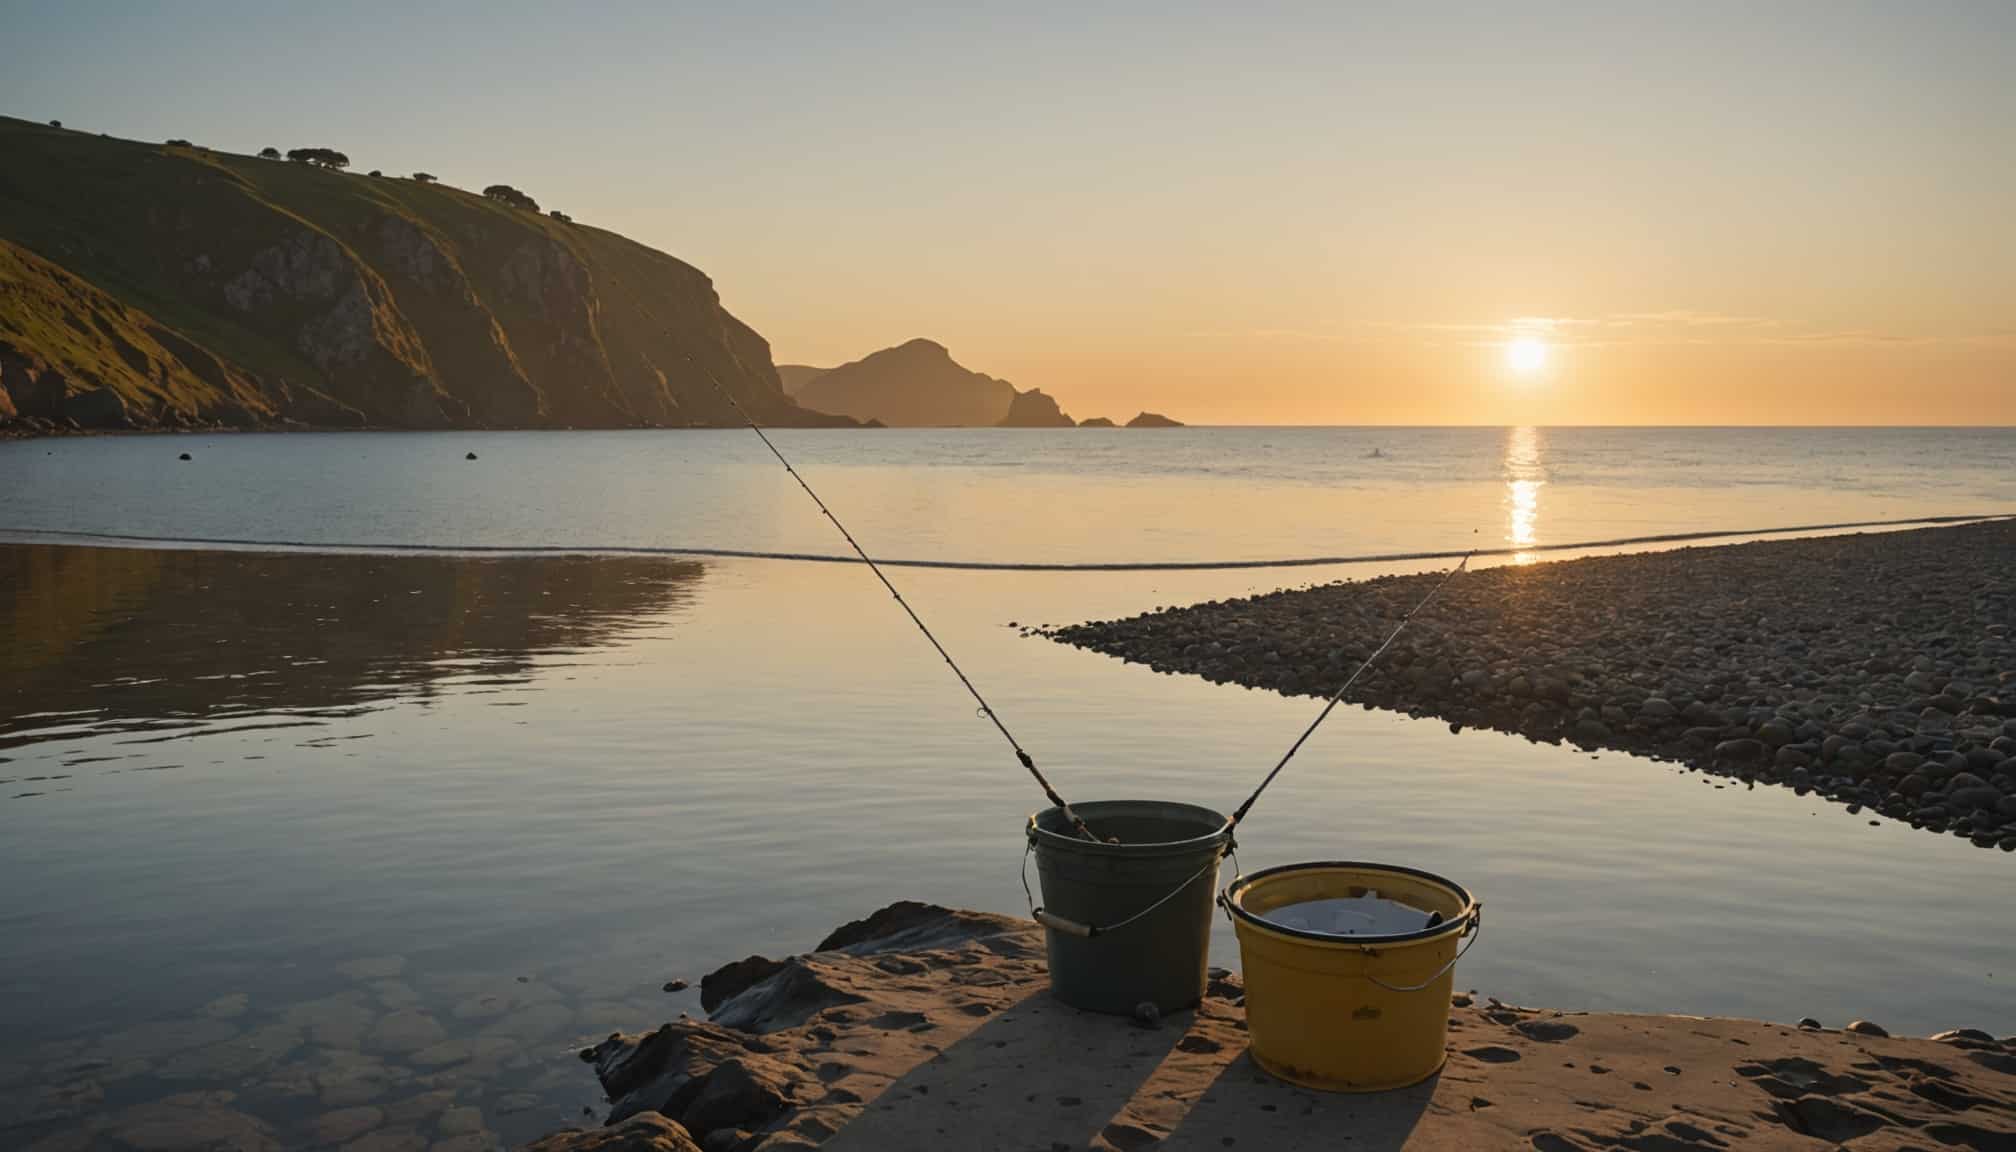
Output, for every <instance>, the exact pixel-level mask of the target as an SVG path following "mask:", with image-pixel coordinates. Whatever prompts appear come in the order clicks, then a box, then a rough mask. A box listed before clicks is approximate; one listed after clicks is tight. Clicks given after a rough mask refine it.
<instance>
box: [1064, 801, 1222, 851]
mask: <svg viewBox="0 0 2016 1152" xmlns="http://www.w3.org/2000/svg"><path fill="white" fill-rule="evenodd" d="M1132 805H1153V806H1155V807H1159V808H1180V809H1185V810H1187V811H1188V812H1190V813H1194V814H1196V815H1198V816H1203V817H1208V818H1209V819H1212V820H1215V821H1217V822H1218V823H1217V827H1215V828H1213V829H1212V830H1211V831H1209V832H1206V833H1204V834H1203V835H1201V836H1191V837H1187V838H1185V839H1182V840H1152V841H1140V842H1133V843H1127V844H1106V843H1103V842H1102V843H1097V844H1095V843H1093V842H1092V841H1090V840H1083V839H1080V838H1079V837H1077V836H1067V835H1065V834H1064V833H1062V832H1053V831H1051V830H1050V829H1048V828H1045V827H1043V825H1042V823H1041V820H1042V818H1043V817H1044V816H1047V815H1049V814H1050V813H1052V812H1061V811H1062V809H1060V808H1058V807H1057V806H1056V805H1054V804H1053V805H1051V806H1050V807H1048V808H1044V809H1040V810H1038V811H1035V812H1031V813H1030V814H1029V821H1028V825H1027V830H1028V834H1029V842H1030V843H1031V844H1036V843H1039V842H1040V843H1041V844H1043V845H1044V846H1046V847H1049V848H1061V849H1064V850H1066V851H1071V852H1085V853H1091V854H1095V855H1101V856H1125V855H1132V854H1137V853H1146V852H1155V853H1157V854H1163V853H1178V852H1187V851H1202V850H1203V849H1205V848H1207V847H1214V846H1218V845H1222V844H1224V843H1226V842H1228V841H1230V840H1231V838H1232V822H1231V821H1230V820H1228V819H1226V818H1225V816H1224V815H1223V814H1222V813H1220V812H1217V811H1215V810H1213V809H1210V808H1206V807H1204V806H1203V805H1202V804H1190V803H1187V802H1185V801H1182V800H1139V799H1128V800H1089V801H1086V802H1085V803H1083V804H1073V805H1071V810H1072V811H1074V812H1077V813H1079V814H1080V815H1081V816H1093V817H1096V816H1098V815H1100V814H1101V813H1102V811H1104V810H1110V809H1113V808H1118V807H1121V806H1132Z"/></svg>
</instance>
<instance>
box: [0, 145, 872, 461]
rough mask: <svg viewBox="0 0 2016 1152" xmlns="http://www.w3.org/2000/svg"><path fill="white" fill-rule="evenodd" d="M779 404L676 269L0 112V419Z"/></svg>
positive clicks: (307, 419)
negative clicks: (725, 396)
mask: <svg viewBox="0 0 2016 1152" xmlns="http://www.w3.org/2000/svg"><path fill="white" fill-rule="evenodd" d="M713 380H718V381H719V382H720V384H721V386H722V387H723V388H725V389H726V390H727V391H728V392H730V393H731V394H732V395H734V396H735V397H736V399H738V400H739V401H740V402H741V403H742V404H743V405H744V406H745V407H747V408H748V409H749V411H750V413H751V414H752V415H754V416H755V417H756V418H757V419H759V420H763V421H765V422H768V423H773V424H787V425H820V424H826V425H831V424H847V423H851V421H847V420H844V419H835V418H833V417H830V416H826V415H823V414H820V413H816V412H809V411H807V410H806V409H803V408H801V407H799V406H798V405H797V404H796V403H794V402H793V401H792V400H791V399H790V397H788V396H786V395H785V393H784V392H783V390H782V388H781V387H780V385H779V382H778V377H777V372H776V369H775V368H774V367H773V366H772V364H771V362H770V348H769V345H768V344H767V343H766V342H765V341H764V340H763V338H762V337H761V336H759V335H757V334H756V333H755V332H754V331H752V330H751V329H750V328H749V327H748V326H747V325H745V324H743V323H741V322H740V321H739V320H737V319H736V318H735V317H733V316H732V315H730V314H729V313H728V312H727V311H726V310H724V309H723V308H722V307H721V302H720V299H719V297H718V296H717V295H716V294H715V292H714V287H713V284H712V283H711V282H710V281H709V280H708V279H707V277H706V276H705V275H703V274H702V273H701V272H700V271H699V270H698V269H695V268H693V267H692V266H690V265H687V264H685V263H682V262H681V261H678V260H676V259H673V258H672V257H670V256H667V255H665V254H664V253H661V252H656V251H653V250H651V249H649V248H645V247H643V246H642V245H639V244H635V243H632V242H631V241H629V240H625V239H624V238H622V237H620V236H616V235H614V234H612V233H608V232H604V231H601V230H599V229H595V228H590V227H587V226H584V225H579V224H575V223H572V222H568V221H561V220H556V219H553V218H551V217H546V216H539V215H536V214H534V213H532V212H528V211H523V210H520V209H514V208H509V207H506V206H504V205H501V204H497V203H494V202H492V201H489V200H486V199H484V198H483V197H481V196H477V195H474V194H472V193H468V192H463V191H460V190H457V189H453V188H447V187H443V186H440V185H432V184H417V183H414V182H412V181H410V180H400V179H390V178H375V177H368V176H357V175H347V174H342V173H337V172H331V171H324V170H321V169H316V168H310V167H307V166H305V165H300V164H292V163H287V162H284V161H268V160H259V159H255V158H252V157H247V156H232V155H225V154H222V153H215V152H209V151H205V150H202V149H195V148H183V147H161V146H155V145H150V144H140V143H135V142H132V141H124V140H112V139H106V138H101V137H97V136H91V135H87V134H84V133H78V132H66V131H63V130H61V129H56V128H50V127H46V126H43V125H39V124H30V123H27V122H25V121H20V120H12V119H5V118H0V426H5V427H11V428H13V429H16V430H20V429H27V430H30V431H36V430H53V429H59V428H66V427H85V428H155V427H177V426H214V425H232V426H263V425H290V424H293V425H310V426H324V427H327V426H353V427H356V426H379V427H396V428H433V427H464V426H476V427H661V426H674V427H676V426H685V425H711V424H726V423H732V422H734V421H735V419H736V418H735V414H734V412H733V410H732V408H731V407H730V406H729V405H728V404H727V403H726V402H725V401H723V400H722V399H721V398H720V396H719V395H718V394H717V393H716V391H715V388H714V384H713V383H712V381H713Z"/></svg>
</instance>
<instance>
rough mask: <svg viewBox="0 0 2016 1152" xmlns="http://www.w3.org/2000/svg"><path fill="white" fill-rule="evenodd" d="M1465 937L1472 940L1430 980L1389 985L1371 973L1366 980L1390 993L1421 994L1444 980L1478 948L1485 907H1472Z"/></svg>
mask: <svg viewBox="0 0 2016 1152" xmlns="http://www.w3.org/2000/svg"><path fill="white" fill-rule="evenodd" d="M1464 935H1466V936H1468V937H1470V939H1469V940H1468V941H1466V942H1465V943H1464V945H1463V947H1461V948H1459V949H1457V951H1456V955H1454V956H1451V957H1450V958H1449V962H1448V963H1447V964H1444V965H1442V967H1440V968H1437V969H1436V970H1435V974H1434V975H1433V976H1430V977H1428V979H1426V980H1423V981H1422V982H1421V983H1419V984H1388V983H1387V982H1386V981H1384V980H1381V979H1379V978H1378V977H1377V976H1374V975H1372V974H1371V973H1369V972H1368V973H1366V974H1365V979H1367V980H1370V981H1371V982H1372V983H1374V984H1377V985H1378V986H1379V987H1381V988H1384V989H1385V990H1386V991H1388V992H1419V991H1421V990H1423V989H1425V988H1427V987H1428V986H1429V985H1431V984H1433V983H1435V982H1436V981H1437V980H1440V979H1442V977H1444V976H1447V975H1448V974H1449V970H1450V969H1451V968H1454V967H1456V961H1458V960H1461V959H1463V957H1464V956H1466V955H1468V954H1469V952H1470V949H1472V948H1475V947H1476V946H1477V939H1478V937H1480V936H1482V935H1484V905H1482V904H1475V905H1472V906H1471V908H1470V925H1469V927H1467V928H1465V929H1464Z"/></svg>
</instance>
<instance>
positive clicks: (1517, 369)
mask: <svg viewBox="0 0 2016 1152" xmlns="http://www.w3.org/2000/svg"><path fill="white" fill-rule="evenodd" d="M1505 366H1506V367H1507V368H1510V369H1511V370H1512V374H1513V375H1514V376H1537V375H1539V373H1540V370H1541V369H1542V368H1545V367H1546V366H1547V342H1546V341H1545V340H1542V339H1541V338H1540V337H1538V336H1514V337H1513V338H1512V340H1511V342H1510V343H1508V344H1506V345H1505Z"/></svg>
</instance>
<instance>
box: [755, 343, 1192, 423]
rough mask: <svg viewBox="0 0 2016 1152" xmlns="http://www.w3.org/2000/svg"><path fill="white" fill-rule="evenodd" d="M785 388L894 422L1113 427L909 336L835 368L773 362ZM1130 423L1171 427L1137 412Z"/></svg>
mask: <svg viewBox="0 0 2016 1152" xmlns="http://www.w3.org/2000/svg"><path fill="white" fill-rule="evenodd" d="M777 372H778V375H779V376H780V377H781V378H782V380H783V383H784V390H785V392H787V393H789V394H790V395H791V397H792V398H793V399H795V400H796V401H797V402H798V403H799V404H800V405H802V406H804V407H806V408H810V409H814V410H816V411H819V412H826V413H831V414H833V415H836V416H846V417H850V418H852V419H855V420H861V421H877V422H880V423H882V424H885V425H887V426H889V427H892V428H1113V427H1116V425H1115V424H1114V423H1113V421H1111V420H1108V419H1106V418H1104V417H1097V416H1095V417H1093V418H1092V419H1090V420H1084V421H1078V420H1073V419H1071V416H1070V414H1069V413H1067V412H1065V411H1064V410H1063V409H1062V408H1061V407H1059V406H1058V403H1057V401H1056V400H1055V399H1054V398H1053V397H1051V396H1050V395H1049V394H1048V393H1046V392H1044V391H1043V390H1042V389H1041V388H1031V389H1029V390H1028V391H1026V392H1025V391H1022V390H1020V389H1018V388H1016V387H1015V386H1014V385H1013V384H1010V383H1009V382H1008V381H1006V380H1001V379H997V378H995V377H993V376H989V375H987V374H985V373H983V372H975V371H973V370H971V369H969V368H967V367H965V366H964V365H962V364H960V363H959V362H958V361H956V360H954V359H952V353H951V352H950V351H948V350H947V349H946V347H945V346H944V345H943V344H940V343H938V342H937V341H935V340H923V339H918V340H910V341H907V342H905V343H902V344H898V345H897V346H895V347H894V348H884V349H882V350H881V351H879V352H871V353H869V354H868V355H866V356H863V357H862V358H861V359H859V360H854V361H850V362H849V363H846V364H842V365H840V366H839V367H838V368H814V367H812V366H810V365H806V364H779V365H778V366H777ZM1127 427H1129V428H1177V427H1181V425H1180V424H1178V423H1177V422H1176V421H1174V420H1171V419H1169V418H1168V417H1167V416H1161V415H1158V414H1156V413H1154V412H1143V413H1141V414H1140V415H1138V416H1136V417H1134V419H1132V420H1129V421H1128V422H1127Z"/></svg>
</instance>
